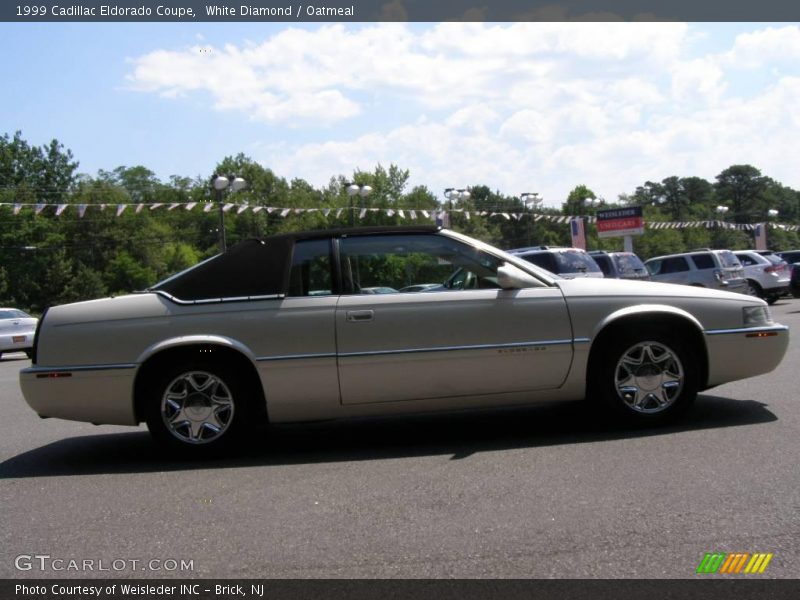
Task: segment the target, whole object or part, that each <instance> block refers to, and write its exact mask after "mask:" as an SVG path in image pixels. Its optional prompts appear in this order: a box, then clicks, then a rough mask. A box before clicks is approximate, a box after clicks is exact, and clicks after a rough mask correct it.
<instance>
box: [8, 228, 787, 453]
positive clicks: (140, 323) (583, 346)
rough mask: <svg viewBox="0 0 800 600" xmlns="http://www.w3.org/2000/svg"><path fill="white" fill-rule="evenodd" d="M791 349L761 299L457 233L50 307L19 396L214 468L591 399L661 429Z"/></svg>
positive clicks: (232, 255)
mask: <svg viewBox="0 0 800 600" xmlns="http://www.w3.org/2000/svg"><path fill="white" fill-rule="evenodd" d="M432 284H438V285H432ZM412 286H413V287H412ZM408 287H411V289H415V290H421V291H413V292H412V291H407V292H398V291H395V290H401V289H402V288H408ZM367 288H369V289H372V290H374V289H376V288H386V289H388V290H389V291H388V292H387V293H381V294H375V293H371V294H369V293H361V290H363V289H367ZM787 343H788V330H787V328H786V327H784V326H781V325H778V324H775V323H773V321H772V319H771V317H770V313H769V310H768V308H767V305H766V304H765V303H764V302H763V301H762V300H759V299H757V298H753V297H748V296H744V295H741V294H732V293H728V292H721V291H712V290H706V289H698V288H690V287H686V286H678V285H669V284H658V283H651V282H637V281H623V280H605V279H560V278H559V277H557V276H555V275H553V274H551V273H549V272H547V271H544V270H541V269H539V268H538V267H535V266H534V265H532V264H530V263H528V262H526V261H524V260H522V259H520V258H518V257H515V256H512V255H509V254H506V253H504V252H502V251H501V250H498V249H496V248H493V247H491V246H488V245H486V244H484V243H482V242H479V241H477V240H474V239H471V238H468V237H466V236H463V235H460V234H457V233H454V232H452V231H447V230H442V229H439V228H436V227H411V228H409V227H404V228H386V227H384V228H359V229H344V230H330V231H317V232H305V233H294V234H285V235H279V236H274V237H269V238H266V239H263V240H249V241H246V242H243V243H241V244H239V245H237V246H235V247H233V248H232V249H230V250H229V251H228V252H226V253H224V254H220V255H218V256H215V257H213V258H211V259H209V260H207V261H205V262H202V263H200V264H198V265H196V266H194V267H192V268H191V269H188V270H186V271H184V272H182V273H179V274H177V275H175V276H173V277H171V278H169V279H166V280H165V281H162V282H161V283H159V284H157V285H155V286H154V287H152V288H150V289H149V290H147V291H145V292H142V293H136V294H131V295H127V296H122V297H116V298H106V299H101V300H93V301H88V302H79V303H75V304H68V305H64V306H56V307H53V308H50V309H49V310H48V311H47V312H46V314H45V315H44V316H43V317H42V319H41V321H40V323H39V329H38V332H37V335H36V339H35V346H34V356H33V364H32V366H31V367H30V368H26V369H23V370H22V372H21V373H20V383H21V386H22V391H23V393H24V396H25V399H26V400H27V402H28V404H29V405H30V406H31V407H32V408H33V409H34V410H35V411H36V412H37V413H38V414H39V415H41V416H43V417H59V418H62V419H73V420H78V421H89V422H92V423H114V424H129V425H136V424H138V423H140V422H142V421H146V422H147V425H148V427H149V429H150V431H151V432H152V433H153V435H154V436H155V437H156V438H157V439H158V440H159V441H160V442H163V443H165V444H166V445H167V446H169V447H171V448H173V449H183V450H188V451H189V452H195V453H205V452H209V451H213V450H217V449H220V448H224V447H227V446H229V445H231V444H232V443H235V442H236V441H238V440H242V439H247V437H248V436H249V435H251V434H252V432H254V431H255V428H254V425H256V424H257V423H259V422H267V421H269V422H273V423H279V422H291V421H311V420H322V419H334V418H341V417H352V416H368V415H388V414H398V413H410V412H422V411H434V410H450V409H464V408H477V407H493V406H509V405H516V404H525V403H535V402H538V401H541V400H578V399H582V398H584V397H588V399H589V400H590V401H592V402H596V403H598V405H601V406H604V407H605V408H606V409H607V410H608V411H611V412H612V413H614V414H617V415H619V416H621V417H623V418H626V419H628V420H632V421H639V422H644V423H648V422H653V423H656V422H663V421H666V420H669V419H672V418H673V417H675V416H677V415H679V414H680V413H681V412H683V411H684V410H685V409H686V408H687V407H688V406H689V404H690V403H691V402H692V401H693V400H694V398H695V396H696V394H697V392H698V391H699V390H703V389H706V388H709V387H712V386H715V385H719V384H721V383H725V382H728V381H733V380H736V379H742V378H745V377H750V376H753V375H758V374H761V373H766V372H768V371H770V370H772V369H774V368H775V367H776V366H777V365H778V363H779V362H780V361H781V359H782V357H783V355H784V352H785V351H786V347H787Z"/></svg>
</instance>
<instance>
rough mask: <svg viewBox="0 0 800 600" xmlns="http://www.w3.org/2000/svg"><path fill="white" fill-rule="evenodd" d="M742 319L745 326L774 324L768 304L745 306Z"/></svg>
mask: <svg viewBox="0 0 800 600" xmlns="http://www.w3.org/2000/svg"><path fill="white" fill-rule="evenodd" d="M742 320H743V321H744V326H745V327H763V326H764V325H772V315H770V314H769V308H767V307H766V306H745V307H744V308H743V309H742Z"/></svg>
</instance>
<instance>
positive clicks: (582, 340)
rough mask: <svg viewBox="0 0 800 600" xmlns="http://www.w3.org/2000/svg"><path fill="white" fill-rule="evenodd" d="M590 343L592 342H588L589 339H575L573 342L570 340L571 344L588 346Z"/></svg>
mask: <svg viewBox="0 0 800 600" xmlns="http://www.w3.org/2000/svg"><path fill="white" fill-rule="evenodd" d="M591 341H592V340H590V339H589V338H575V339H574V340H572V343H573V344H588V343H589V342H591Z"/></svg>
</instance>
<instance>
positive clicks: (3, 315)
mask: <svg viewBox="0 0 800 600" xmlns="http://www.w3.org/2000/svg"><path fill="white" fill-rule="evenodd" d="M30 318H31V316H30V315H29V314H27V313H24V312H22V311H21V310H17V309H16V308H3V309H0V319H30Z"/></svg>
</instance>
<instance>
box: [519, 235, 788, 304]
mask: <svg viewBox="0 0 800 600" xmlns="http://www.w3.org/2000/svg"><path fill="white" fill-rule="evenodd" d="M509 252H510V253H512V254H516V255H518V256H520V257H521V258H524V259H525V260H527V261H528V262H530V263H533V264H535V265H537V266H539V267H542V268H543V269H547V270H548V271H550V272H552V273H556V274H558V275H561V276H562V277H613V278H616V279H644V280H651V281H660V282H663V283H679V284H683V285H693V286H698V287H708V288H717V289H723V290H728V291H731V292H740V293H743V294H750V295H752V296H758V297H760V298H763V299H764V300H766V301H767V302H769V303H770V304H772V303H773V302H775V301H776V300H777V299H778V298H780V297H781V296H784V295H787V294H789V293H791V294H792V295H793V296H794V297H796V298H797V297H800V250H790V251H787V252H771V251H769V250H736V251H731V250H712V249H711V248H701V249H698V250H693V251H691V252H682V253H679V254H668V255H665V256H657V257H654V258H651V259H649V260H647V261H645V262H642V261H641V259H639V257H638V256H636V255H635V254H633V253H631V252H605V251H602V250H596V251H592V252H585V251H584V250H580V249H579V248H556V247H552V246H534V247H528V248H517V249H514V250H509Z"/></svg>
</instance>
